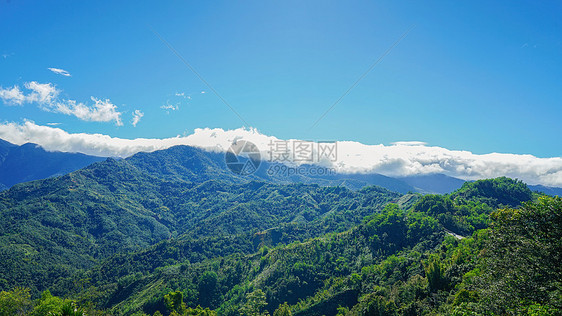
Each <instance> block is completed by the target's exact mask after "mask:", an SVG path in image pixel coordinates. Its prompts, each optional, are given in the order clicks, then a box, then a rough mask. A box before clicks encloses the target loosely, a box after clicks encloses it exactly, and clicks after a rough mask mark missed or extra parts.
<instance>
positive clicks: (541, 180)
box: [0, 121, 562, 187]
mask: <svg viewBox="0 0 562 316" xmlns="http://www.w3.org/2000/svg"><path fill="white" fill-rule="evenodd" d="M0 138H2V139H5V140H7V141H9V142H12V143H14V144H18V145H21V144H24V143H26V142H32V143H36V144H39V145H41V146H42V147H44V148H45V149H46V150H51V151H56V150H58V151H65V152H81V153H85V154H89V155H96V156H118V157H127V156H130V155H133V154H135V153H137V152H150V151H155V150H159V149H165V148H169V147H172V146H175V145H190V146H195V147H199V148H203V149H206V150H210V151H215V152H224V151H226V150H227V149H228V147H229V146H230V144H231V143H232V142H233V141H235V140H239V139H244V140H248V141H251V142H253V143H254V144H256V145H257V146H258V148H259V149H260V151H261V152H262V154H263V157H264V158H265V159H268V157H269V155H268V151H269V150H270V148H271V147H270V144H271V143H272V142H277V141H283V140H280V139H278V138H276V137H274V136H267V135H264V134H261V133H259V132H258V131H257V130H256V129H242V128H239V129H235V130H223V129H220V128H215V129H211V128H202V129H196V130H195V131H194V132H193V133H192V134H190V135H187V136H177V137H171V138H165V139H147V138H137V139H122V138H116V137H110V136H108V135H102V134H84V133H77V134H72V133H68V132H66V131H64V130H62V129H60V128H54V127H50V126H41V125H37V124H35V123H33V122H31V121H26V122H24V123H21V124H18V123H4V124H0ZM289 141H295V140H289ZM289 147H291V146H289ZM321 164H323V165H327V166H330V167H334V168H336V169H337V170H338V171H339V172H342V173H368V172H376V173H381V174H384V175H388V176H408V175H419V174H431V173H443V174H446V175H449V176H453V177H458V178H461V179H465V180H476V179H483V178H493V177H499V176H508V177H511V178H517V179H520V180H523V181H525V182H527V183H529V184H542V185H547V186H559V187H560V186H562V157H553V158H538V157H535V156H532V155H517V154H500V153H490V154H484V155H478V154H474V153H471V152H469V151H458V150H449V149H446V148H442V147H435V146H427V145H425V143H421V142H405V143H403V142H397V143H394V144H392V145H382V144H381V145H365V144H361V143H358V142H351V141H339V142H337V159H336V161H333V162H332V161H322V162H321Z"/></svg>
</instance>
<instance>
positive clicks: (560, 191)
mask: <svg viewBox="0 0 562 316" xmlns="http://www.w3.org/2000/svg"><path fill="white" fill-rule="evenodd" d="M529 189H531V190H533V191H537V192H542V193H544V194H548V195H552V196H562V188H557V187H547V186H544V185H529Z"/></svg>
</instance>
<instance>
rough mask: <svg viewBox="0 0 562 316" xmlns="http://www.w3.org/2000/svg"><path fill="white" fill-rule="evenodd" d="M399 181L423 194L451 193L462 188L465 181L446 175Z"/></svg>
mask: <svg viewBox="0 0 562 316" xmlns="http://www.w3.org/2000/svg"><path fill="white" fill-rule="evenodd" d="M398 179H399V180H402V181H404V182H405V183H407V184H409V185H411V186H412V187H414V188H415V190H416V192H422V193H439V194H446V193H451V192H453V191H455V190H457V189H459V188H460V187H462V185H463V183H464V182H465V180H461V179H458V178H453V177H449V176H446V175H444V174H439V173H437V174H424V175H412V176H407V177H399V178H398Z"/></svg>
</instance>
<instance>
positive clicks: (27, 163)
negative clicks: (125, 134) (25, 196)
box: [0, 139, 106, 190]
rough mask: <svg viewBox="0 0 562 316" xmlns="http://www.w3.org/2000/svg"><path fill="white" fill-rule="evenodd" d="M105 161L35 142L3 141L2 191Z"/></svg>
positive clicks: (0, 143) (0, 142)
mask: <svg viewBox="0 0 562 316" xmlns="http://www.w3.org/2000/svg"><path fill="white" fill-rule="evenodd" d="M105 159H106V158H103V157H94V156H88V155H84V154H79V153H65V152H49V151H46V150H44V149H43V148H42V147H41V146H39V145H36V144H31V143H27V144H23V145H21V146H17V145H14V144H12V143H9V142H7V141H4V140H2V139H0V190H4V189H7V188H10V187H11V186H13V185H14V184H17V183H21V182H27V181H33V180H39V179H45V178H50V177H54V176H60V175H64V174H67V173H69V172H72V171H75V170H78V169H81V168H84V167H86V166H88V165H90V164H92V163H94V162H96V161H101V160H105Z"/></svg>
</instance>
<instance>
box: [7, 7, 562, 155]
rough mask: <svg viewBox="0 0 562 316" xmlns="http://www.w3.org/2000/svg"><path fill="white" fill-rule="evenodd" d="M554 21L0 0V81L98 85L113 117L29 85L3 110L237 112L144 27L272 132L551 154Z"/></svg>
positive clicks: (489, 12) (556, 133)
mask: <svg viewBox="0 0 562 316" xmlns="http://www.w3.org/2000/svg"><path fill="white" fill-rule="evenodd" d="M561 21H562V3H561V2H559V1H541V2H536V1H517V2H512V1H504V2H499V1H498V2H493V3H492V2H489V1H463V2H459V1H456V2H451V1H428V2H423V3H422V2H419V1H411V2H409V1H403V2H395V1H383V2H378V1H377V2H374V1H373V2H371V1H282V2H281V1H215V2H212V3H209V2H195V1H181V2H180V1H177V2H175V1H174V2H165V3H161V2H148V1H147V2H142V3H140V4H139V3H138V2H137V1H129V2H126V1H119V2H113V1H111V2H110V1H56V2H55V1H53V2H48V1H18V0H11V1H2V2H0V27H1V30H2V31H1V32H0V55H1V56H0V87H1V88H2V89H4V90H8V89H13V88H14V87H18V88H19V89H20V91H21V92H22V93H23V94H26V93H27V95H28V96H29V93H31V90H29V89H26V86H25V85H26V83H29V82H37V83H40V84H48V83H49V84H51V87H55V88H56V90H57V91H58V92H59V94H58V95H57V97H56V98H57V99H58V100H63V101H61V102H63V103H64V102H66V103H64V104H66V105H67V107H65V108H64V109H67V110H68V106H71V105H68V104H70V103H68V100H74V101H76V103H82V104H83V105H84V106H85V107H87V108H91V107H93V106H94V105H95V101H93V99H92V97H94V98H95V99H97V100H100V101H99V102H106V100H109V101H107V103H104V104H112V105H114V106H115V108H114V109H113V110H114V111H115V112H118V113H120V119H121V121H122V124H118V123H117V122H116V121H115V120H109V121H107V122H103V121H92V120H93V119H92V117H93V116H83V117H82V118H80V117H77V116H76V115H75V114H72V113H75V112H72V113H71V114H64V113H63V112H64V110H61V109H60V108H57V110H55V108H53V107H49V106H45V104H40V102H38V101H37V100H36V99H33V98H30V99H29V102H22V104H20V105H18V104H13V103H12V104H9V102H7V101H6V100H4V101H5V102H4V104H1V103H2V101H1V100H0V123H7V122H8V123H9V122H16V123H21V122H24V121H25V120H32V121H34V122H35V123H36V124H38V125H47V124H52V123H60V124H59V125H57V127H59V128H61V129H63V130H65V131H67V132H69V133H101V134H107V135H110V136H112V137H120V138H129V139H134V138H167V137H172V136H175V135H184V134H189V133H192V132H193V130H194V129H195V128H203V127H211V128H222V129H236V128H239V127H241V126H243V125H244V123H243V122H242V121H241V120H240V119H239V118H238V117H237V116H236V115H235V114H233V113H232V111H231V110H230V109H229V108H228V107H227V106H226V105H225V104H224V103H223V102H222V101H221V100H220V99H219V98H218V97H217V96H216V95H215V94H213V93H212V92H211V91H210V89H209V87H207V86H206V85H205V84H204V83H203V82H202V81H201V80H200V79H199V78H198V77H197V76H196V75H195V74H194V73H193V72H192V71H190V70H189V69H188V68H187V67H186V66H185V65H183V64H182V62H181V61H180V60H179V58H177V57H176V56H175V55H174V54H173V53H172V52H171V51H170V49H169V48H167V47H166V46H165V45H164V43H162V42H161V41H160V40H159V38H158V37H157V36H156V35H155V34H154V33H153V32H152V31H151V28H152V29H154V30H156V31H157V32H158V33H159V34H161V35H162V36H163V37H164V38H165V39H166V40H167V41H168V42H169V43H170V44H171V45H173V46H174V47H175V49H176V50H177V51H178V52H179V53H180V54H181V55H182V56H183V57H184V58H185V59H186V60H187V61H188V62H189V63H190V64H191V65H192V66H193V67H195V69H197V71H198V73H199V74H200V75H201V76H202V77H204V78H205V80H207V82H208V83H209V84H210V85H211V86H212V87H213V88H214V89H216V91H218V92H219V93H220V95H221V96H222V97H224V99H226V100H227V101H228V103H229V104H230V105H231V106H232V107H233V108H234V109H235V110H236V111H237V112H238V113H239V114H240V115H241V116H242V117H243V119H244V120H245V121H246V122H248V124H249V125H250V126H251V127H255V128H257V129H258V130H259V131H260V132H262V133H264V134H267V135H274V136H276V137H278V138H282V139H289V138H296V139H310V140H353V141H358V142H361V143H364V144H380V143H383V144H390V143H392V142H396V141H423V142H427V143H428V144H430V145H434V146H441V147H444V148H448V149H452V150H467V151H471V152H473V153H476V154H483V153H491V152H502V153H515V154H532V155H535V156H538V157H560V156H562V146H560V135H562V124H560V121H561V118H562V92H561V91H562V88H561V87H562V25H561ZM412 26H414V28H413V29H412V30H411V31H410V32H409V33H408V35H407V36H406V37H405V38H404V39H403V40H402V41H401V42H400V43H399V44H398V45H397V46H396V47H395V48H394V49H393V50H392V51H391V52H390V54H388V55H387V56H386V57H385V58H384V59H383V60H382V62H381V63H379V64H378V65H377V66H376V67H375V68H374V69H373V70H372V71H371V72H370V73H369V74H368V75H367V76H366V77H365V78H364V79H363V80H362V81H361V82H359V84H358V85H357V86H356V87H355V88H354V89H352V90H351V91H350V93H349V94H348V95H347V96H346V97H345V98H344V99H343V100H342V101H341V102H340V103H339V104H337V105H336V106H335V107H334V108H333V110H332V111H330V112H329V113H328V114H327V115H326V116H325V117H324V118H323V119H322V120H321V121H320V122H319V123H318V124H317V125H316V126H315V127H314V128H312V129H311V128H310V127H311V126H312V124H313V123H314V122H315V121H316V120H317V119H318V118H319V117H320V116H321V115H322V113H323V112H324V111H326V110H327V109H328V108H329V107H330V106H331V105H332V104H333V103H334V102H335V101H336V100H337V99H338V98H339V97H340V96H341V95H342V94H343V93H344V92H345V91H346V90H347V89H348V88H349V87H350V86H351V85H352V84H353V83H354V82H355V81H356V80H357V79H358V78H359V77H360V75H361V74H362V73H364V72H365V71H366V70H367V69H368V68H369V66H371V65H372V64H373V62H374V61H375V60H377V59H378V58H379V57H380V56H381V55H382V54H383V53H384V52H385V51H386V50H387V49H388V48H389V47H390V46H391V45H392V44H393V43H395V42H396V41H397V40H398V39H399V38H400V37H401V36H402V35H403V34H404V33H405V32H406V31H407V30H408V29H410V28H411V27H412ZM48 68H57V69H63V70H66V71H68V72H69V74H70V75H71V76H64V75H61V74H57V73H55V72H53V71H50V70H49V69H48ZM202 92H205V93H202ZM76 103H74V104H76ZM166 106H167V107H168V108H167V109H166V108H164V107H166ZM72 109H75V108H72ZM135 111H138V112H136V113H137V114H138V113H142V114H143V116H142V117H141V118H140V121H138V123H137V124H136V126H133V124H131V120H132V117H133V113H135Z"/></svg>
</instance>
